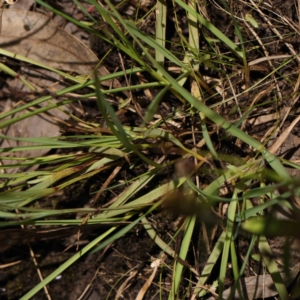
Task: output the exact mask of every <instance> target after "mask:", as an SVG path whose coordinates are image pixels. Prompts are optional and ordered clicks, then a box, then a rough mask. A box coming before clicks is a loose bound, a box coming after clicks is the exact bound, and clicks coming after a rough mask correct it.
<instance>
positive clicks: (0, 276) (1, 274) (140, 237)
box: [0, 0, 300, 300]
mask: <svg viewBox="0 0 300 300" xmlns="http://www.w3.org/2000/svg"><path fill="white" fill-rule="evenodd" d="M20 1H21V0H20ZM262 2H265V1H262ZM49 3H50V4H51V5H53V6H55V7H56V8H59V9H62V10H64V11H65V12H66V13H68V14H70V15H72V16H74V17H76V18H78V19H80V18H83V15H82V14H81V13H80V11H79V10H78V9H77V8H76V6H75V5H74V4H73V2H72V1H65V0H63V1H49ZM131 3H132V2H131ZM206 3H207V5H206V6H205V10H206V11H204V12H203V13H206V14H207V17H208V19H209V20H210V21H211V22H212V23H213V24H214V25H215V26H216V27H217V28H218V29H220V30H221V31H222V32H223V33H226V35H227V36H228V37H229V39H231V40H235V34H234V31H233V25H232V19H231V17H230V15H228V14H227V13H225V12H224V10H222V7H223V6H222V2H221V1H218V0H216V1H207V2H206ZM265 4H266V5H265V6H264V7H267V8H268V10H267V9H265V10H264V13H265V14H266V15H267V16H270V17H273V18H274V23H275V25H276V26H275V27H276V28H279V30H280V32H281V34H282V36H283V38H282V39H280V38H279V37H278V36H276V35H275V33H274V31H273V30H272V28H271V26H270V25H269V24H267V23H266V21H265V20H264V19H263V18H262V16H261V14H260V13H258V12H256V11H252V15H253V17H254V18H255V19H256V20H257V21H258V22H259V24H260V26H259V28H257V29H255V30H253V28H252V31H251V27H250V28H248V27H246V26H245V24H244V23H243V21H241V19H238V22H240V24H241V25H242V26H244V31H243V32H242V33H243V38H244V39H245V41H249V42H247V43H246V44H245V46H246V48H247V49H248V50H249V52H248V60H249V61H253V60H255V59H258V58H260V57H262V56H264V55H263V49H262V47H261V46H260V45H259V43H258V41H257V38H256V37H255V36H254V33H253V32H255V34H256V35H257V36H259V38H260V39H261V40H263V41H264V43H265V47H266V49H265V51H266V52H268V54H269V56H275V55H276V56H278V55H286V54H291V53H290V50H289V48H288V46H287V44H286V43H289V44H290V45H292V47H293V49H294V50H295V51H296V53H299V50H300V40H299V34H295V33H294V34H291V33H290V30H291V27H289V26H288V25H287V24H288V23H289V22H290V23H291V24H293V25H294V26H296V27H297V28H298V24H299V18H298V13H297V7H296V4H295V2H294V1H281V0H278V1H271V0H270V1H268V2H266V3H265ZM228 5H230V7H231V9H232V12H233V14H234V15H236V16H239V17H241V16H242V15H244V14H246V13H248V12H249V6H248V4H245V2H242V1H229V2H228ZM129 6H130V5H129V4H125V6H123V7H122V8H120V11H122V12H124V11H125V10H126V9H128V7H129ZM30 9H31V10H36V9H38V6H31V7H30ZM298 9H299V8H298ZM42 10H43V11H44V9H42ZM169 10H170V11H169V15H170V16H171V15H172V10H173V8H172V4H171V2H170V5H169ZM176 11H177V14H178V15H179V16H181V19H180V23H181V24H180V26H181V27H182V32H183V34H184V35H186V34H187V28H186V26H187V25H186V24H187V20H186V16H185V15H184V13H183V11H181V10H180V9H179V8H176ZM274 12H275V15H274ZM276 16H280V17H281V18H286V20H288V21H287V22H283V21H282V19H281V21H280V20H279V19H278V18H277V19H276ZM54 19H55V20H56V21H60V22H61V19H60V18H54ZM154 20H155V16H154V14H153V13H152V14H150V15H149V16H148V19H147V20H146V24H148V25H147V26H145V31H146V32H147V33H150V34H153V24H154ZM59 25H60V26H65V27H67V26H70V25H68V23H67V22H65V23H63V25H62V24H59ZM69 28H71V30H69V31H71V33H73V34H76V36H77V37H78V38H80V39H81V40H82V41H84V42H85V43H86V44H88V42H89V36H88V34H87V33H85V32H82V31H81V30H78V28H75V27H71V26H70V27H69ZM298 31H299V28H298ZM202 33H203V36H206V37H208V36H209V35H210V33H209V32H208V31H206V30H205V29H203V31H202ZM92 39H93V38H92ZM168 39H169V40H170V41H172V42H173V43H170V45H168V46H169V47H170V48H171V49H172V50H174V51H176V52H177V53H181V52H182V49H180V47H179V46H178V45H177V44H176V45H175V43H176V42H177V41H178V40H179V36H178V34H177V32H176V30H175V27H174V25H173V22H172V20H171V17H170V19H169V23H168ZM102 43H103V42H102ZM201 43H202V45H201V47H202V48H203V49H207V47H209V45H208V43H207V42H206V41H205V39H204V38H202V42H201ZM254 46H257V47H256V49H254ZM109 47H110V46H109V45H105V44H101V50H99V47H97V45H95V44H93V45H92V48H93V50H95V52H96V54H97V55H99V56H101V55H102V54H103V52H106V51H107V49H108V48H109ZM222 47H223V46H222V44H221V43H220V44H219V48H220V52H222V53H226V52H227V51H228V49H226V48H224V49H223V48H222ZM280 62H281V61H278V60H274V61H273V64H274V67H276V66H278V65H279V63H280ZM103 64H104V65H105V66H106V68H107V69H108V70H109V71H110V72H114V70H115V69H116V67H119V64H120V63H119V59H118V54H117V52H116V51H112V53H111V54H110V56H108V57H107V58H106V59H105V61H104V62H103ZM126 64H127V65H126ZM130 64H131V62H130V61H127V60H126V57H125V67H128V66H130ZM11 65H13V62H11ZM255 66H256V68H254V67H253V69H252V70H251V71H250V78H249V79H250V81H249V82H248V83H246V84H249V85H250V86H251V85H254V84H255V83H257V82H258V81H259V80H260V79H262V78H263V77H264V76H265V75H266V72H269V71H270V68H271V67H270V65H269V64H268V62H267V61H263V62H262V63H260V64H256V65H255ZM14 67H15V68H18V66H14ZM259 67H260V68H259ZM201 68H202V70H201V71H202V74H203V75H204V76H211V77H213V78H219V77H220V74H218V73H217V72H215V71H214V70H213V69H207V68H205V67H204V66H202V67H201ZM241 68H242V66H241ZM298 70H299V62H297V61H296V60H294V61H293V62H291V63H290V64H288V65H286V66H285V67H283V68H281V69H280V70H279V71H278V72H277V73H276V75H275V76H276V77H277V80H278V85H279V89H280V91H281V97H282V98H281V99H278V101H277V102H276V103H275V102H274V101H273V102H272V101H271V100H270V99H273V98H274V97H275V98H276V97H277V94H276V91H275V89H272V90H271V91H269V92H267V93H265V94H263V95H262V96H261V97H258V95H259V94H260V93H261V92H263V91H264V90H265V89H266V87H265V86H264V85H262V86H260V87H258V88H256V89H254V90H252V91H251V92H250V93H249V95H246V96H241V97H240V98H239V99H238V100H239V103H240V106H241V109H243V108H247V107H249V104H250V103H251V101H252V100H250V99H255V98H256V97H258V98H257V103H256V104H258V107H259V108H260V110H256V111H254V113H253V114H252V116H253V122H255V120H257V118H258V117H260V116H261V115H265V114H272V113H275V112H276V111H279V112H280V111H283V109H284V108H285V107H288V106H290V105H291V101H292V97H291V95H292V93H293V84H292V82H295V81H296V80H297V77H298ZM224 73H226V74H228V75H229V76H231V80H232V82H233V83H234V85H235V91H236V94H238V93H239V92H240V91H242V90H243V85H244V84H245V81H244V80H243V79H242V78H241V76H240V75H239V74H238V72H235V73H234V70H232V67H231V66H228V67H227V69H224ZM222 76H223V75H222ZM133 80H134V78H133ZM124 84H125V83H124ZM1 85H5V80H4V79H3V78H2V79H1ZM224 85H226V83H224ZM152 92H153V93H154V94H155V93H156V92H157V91H155V90H153V91H152ZM11 93H14V91H11ZM228 93H229V94H228V95H227V96H228V97H229V96H231V92H230V91H229V92H228ZM9 96H10V95H8V94H5V93H2V95H1V99H0V101H2V102H3V101H5V99H6V97H9ZM169 96H170V97H169V99H168V101H169V102H168V106H163V105H162V106H161V107H160V113H161V114H162V115H170V114H171V113H172V111H171V110H170V109H169V108H170V107H171V106H173V107H180V106H182V103H181V102H179V101H178V100H177V99H175V98H174V97H172V96H171V95H169ZM136 97H137V98H138V99H140V101H139V104H140V106H141V108H142V109H145V108H146V107H147V105H148V104H149V101H148V100H147V99H145V98H143V95H141V92H139V91H138V92H137V94H136ZM220 100H222V99H221V96H220V95H219V96H216V97H213V98H210V97H208V96H207V102H206V103H207V105H213V104H214V103H217V102H219V101H220ZM298 108H299V104H298V103H295V104H294V105H293V111H292V112H291V113H290V114H289V116H288V118H287V121H286V125H285V127H286V126H288V125H289V124H290V123H291V121H292V120H293V119H294V116H295V115H296V114H297V112H298ZM221 109H222V110H224V111H223V112H222V115H223V116H224V115H225V116H227V119H228V120H230V121H232V122H235V121H236V120H237V119H238V118H239V115H238V114H237V113H236V112H233V113H232V105H231V106H230V105H229V104H228V105H224V106H222V108H219V110H221ZM83 110H84V111H85V112H86V116H85V117H86V118H87V119H88V118H98V119H99V120H101V116H100V115H99V112H98V110H97V108H96V105H95V103H92V102H89V103H84V104H83ZM81 117H82V116H81ZM120 119H121V120H122V122H123V124H124V125H134V126H136V125H138V124H139V122H140V118H139V117H138V116H136V115H134V114H133V113H132V112H129V111H124V113H123V114H121V115H120ZM192 123H199V119H197V118H196V117H195V118H194V119H192V118H187V119H186V120H185V124H184V128H183V129H181V130H182V131H183V132H184V131H187V130H189V128H190V126H191V124H192ZM273 123H274V119H271V120H270V121H269V122H262V123H260V122H258V123H250V122H249V123H248V124H246V126H247V131H248V133H249V134H250V135H252V136H254V137H256V138H259V139H260V138H262V137H263V136H264V135H265V133H266V131H267V130H268V129H269V128H270V127H271V126H272V124H273ZM253 124H254V125H253ZM255 124H257V125H255ZM171 129H172V131H173V133H175V134H177V135H179V134H180V132H176V129H175V128H171ZM65 132H66V133H67V134H70V135H72V134H73V133H72V132H68V129H65ZM299 132H300V131H299V128H298V126H295V128H294V130H293V132H292V133H291V136H290V137H289V142H287V143H286V144H285V148H284V149H281V150H280V151H281V153H282V154H283V155H285V154H286V155H287V157H293V155H297V153H296V151H297V149H298V147H299V143H298V139H299ZM222 134H223V133H222V131H221V132H219V133H218V134H215V136H214V138H215V141H216V148H218V151H220V152H223V153H225V154H229V155H232V154H234V155H235V156H240V157H245V156H247V155H250V154H251V150H249V149H247V148H246V147H245V146H243V145H238V144H237V143H236V141H235V140H230V139H229V138H228V139H223V140H222V137H223V136H222ZM223 135H224V134H223ZM181 140H182V142H184V143H185V144H186V145H188V144H189V141H188V138H186V137H185V136H184V135H183V137H182V138H181ZM295 153H296V154H295ZM153 155H154V154H153ZM140 168H145V166H140ZM138 172H139V169H138V168H136V169H135V170H126V169H124V171H123V172H121V173H120V174H119V177H117V178H116V179H115V181H114V182H118V180H120V179H122V178H127V179H130V178H133V177H134V176H136V175H137V174H138ZM164 172H165V173H163V174H162V175H161V182H163V180H164V179H165V178H171V177H172V176H173V172H174V170H172V169H170V170H165V171H164ZM108 174H109V173H108ZM103 176H105V173H101V177H99V178H97V176H96V177H93V178H92V179H89V180H86V181H85V182H82V183H80V184H76V185H75V186H72V187H71V188H68V189H66V191H65V192H64V193H62V194H61V195H59V196H56V197H59V201H57V199H45V202H44V203H43V202H42V201H41V203H40V205H41V206H42V207H49V206H52V205H53V203H54V202H55V201H56V202H59V204H58V206H57V207H58V208H68V207H75V206H76V205H78V207H82V206H84V205H88V204H89V201H90V198H91V193H93V192H95V191H97V190H98V189H99V187H100V186H101V182H103ZM210 176H211V178H214V174H209V175H207V174H203V175H202V180H203V184H205V183H206V184H207V183H209V181H210V180H211V178H210ZM161 182H157V183H156V184H161ZM148 189H151V186H149V187H148ZM110 198H112V195H110V194H109V193H108V192H107V193H104V194H103V195H102V196H101V198H100V199H99V201H98V202H97V205H99V206H100V205H102V204H104V203H106V202H107V201H109V199H110ZM177 217H178V214H177V213H175V212H170V211H167V210H163V209H160V210H159V211H158V212H156V213H155V214H154V215H152V216H151V218H152V219H151V221H152V222H153V224H155V226H156V228H157V230H158V232H159V233H160V234H161V237H164V238H166V239H167V240H168V235H169V234H172V233H173V232H174V226H175V225H174V222H175V221H176V220H177ZM200 224H201V222H200V220H199V226H198V227H199V232H195V236H194V238H193V239H194V241H195V242H194V245H193V247H194V250H195V253H194V252H193V249H191V251H190V255H189V257H188V262H189V263H190V264H191V265H192V266H195V267H196V268H197V269H198V270H199V272H200V271H201V268H203V267H202V266H201V263H200V262H203V261H205V259H207V253H205V250H204V249H203V247H201V246H200V247H199V245H200V244H201V239H202V237H201V234H200V232H201V230H200V226H201V225H200ZM27 230H28V231H27V232H24V231H23V230H22V229H20V230H18V229H2V230H1V231H0V240H1V245H0V251H1V256H0V265H1V266H4V265H6V264H9V263H12V262H16V261H18V263H17V264H16V265H13V266H10V267H5V268H4V267H1V269H0V299H3V300H4V299H19V298H20V296H21V295H23V294H24V293H25V292H27V291H28V290H30V289H31V288H32V287H34V286H35V285H36V284H37V283H38V282H39V281H40V280H39V278H38V275H37V271H36V267H35V265H34V263H33V261H32V258H31V256H30V251H29V249H30V248H31V249H32V250H33V251H34V253H35V257H36V260H37V263H38V266H39V268H40V270H41V272H42V275H43V277H45V276H47V275H48V274H50V273H51V272H52V271H53V270H55V269H56V268H57V267H58V266H59V265H60V264H61V263H62V262H64V261H65V260H66V259H68V258H70V257H71V256H72V255H73V254H74V253H76V245H77V235H76V231H77V229H76V231H74V228H66V229H65V230H64V232H61V231H60V232H58V233H54V234H53V233H51V234H49V233H48V232H47V228H45V229H43V230H42V232H39V233H37V232H35V230H34V229H33V228H28V229H27ZM102 230H103V229H102V228H101V227H95V228H94V227H88V228H85V229H83V230H82V231H83V235H82V236H81V237H80V242H79V243H80V245H79V248H80V247H82V245H84V244H86V243H87V242H88V241H91V240H92V239H94V238H95V237H97V236H98V235H99V234H101V232H102ZM220 232H221V231H220V229H219V230H218V233H220ZM51 235H52V236H51ZM50 237H52V238H50ZM54 237H55V238H54ZM8 240H10V243H9V244H8ZM73 243H75V244H74V245H73V246H72V247H70V248H68V247H69V246H70V245H72V244H73ZM177 243H179V241H177ZM236 243H238V245H239V249H240V250H241V253H242V254H243V253H245V252H246V251H247V247H248V241H247V239H246V238H239V239H238V240H237V241H236ZM172 245H173V246H174V247H176V244H175V245H174V244H172ZM193 247H192V248H193ZM67 248H68V249H67ZM201 248H202V249H201ZM66 249H67V250H66ZM65 250H66V251H65ZM200 250H201V251H200ZM64 251H65V252H64ZM159 253H160V249H159V248H158V247H157V246H156V245H155V243H154V242H153V241H152V240H151V239H150V237H149V236H148V234H147V233H146V232H145V230H144V229H143V227H138V228H135V229H134V230H133V231H131V232H130V233H128V234H127V235H125V236H124V237H122V238H121V239H119V240H118V241H116V242H115V243H113V244H112V245H110V246H109V247H108V248H107V249H106V250H105V251H102V252H99V253H95V254H92V255H88V256H85V257H83V258H82V259H80V260H79V261H77V262H76V263H74V264H73V265H72V267H70V268H69V269H68V270H67V271H65V272H64V273H63V274H61V276H59V277H57V279H56V280H54V281H52V282H51V283H50V284H49V286H48V289H49V292H50V294H51V295H52V299H55V300H59V299H70V300H71V299H79V297H80V295H81V294H82V293H83V291H84V290H85V288H86V287H87V286H88V285H89V284H90V286H89V288H88V291H87V292H86V293H85V295H84V297H83V298H81V299H86V300H95V299H116V295H117V292H118V290H121V289H122V284H124V282H125V281H126V280H127V279H128V278H130V276H132V277H131V280H130V281H128V283H127V285H126V289H125V290H124V291H123V292H122V296H120V297H119V298H118V299H135V298H136V296H137V294H138V292H139V291H140V289H141V288H142V286H143V284H144V283H145V281H146V280H147V279H148V278H149V276H150V275H151V273H152V268H151V267H150V264H151V261H152V258H153V257H155V258H156V257H158V255H159ZM168 266H172V260H171V259H170V258H167V259H166V260H165V267H161V268H160V269H159V271H158V273H157V274H156V277H155V280H154V282H156V283H157V282H159V278H160V276H161V277H162V278H163V279H162V282H163V286H157V285H156V284H152V286H151V287H150V289H149V290H148V292H147V293H146V295H145V297H144V299H145V300H150V299H168V290H169V286H170V282H171V276H172V274H171V271H170V269H169V268H168ZM216 267H217V266H216ZM261 272H262V270H261V268H260V266H259V264H258V263H256V262H255V261H252V265H251V266H248V267H247V270H246V276H251V275H253V274H255V273H256V274H261ZM229 273H230V272H229ZM185 276H186V278H187V279H189V280H191V281H192V282H196V278H195V277H193V275H190V274H189V272H186V273H185ZM216 276H217V272H216V274H212V275H211V278H210V280H209V282H210V283H212V282H213V280H215V279H216ZM231 279H232V276H231V274H228V286H229V285H230V281H231ZM185 288H187V289H188V281H187V280H186V281H184V283H183V286H182V291H183V290H184V289H185ZM160 297H161V298H160ZM189 297H190V296H189V293H188V290H187V296H186V297H185V298H180V299H189ZM33 299H39V300H40V299H47V297H46V295H45V292H44V291H40V292H39V293H38V294H37V295H36V296H35V297H34V298H33Z"/></svg>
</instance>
